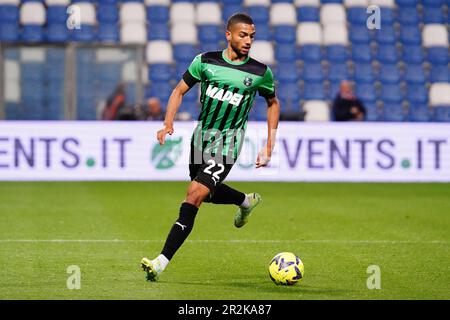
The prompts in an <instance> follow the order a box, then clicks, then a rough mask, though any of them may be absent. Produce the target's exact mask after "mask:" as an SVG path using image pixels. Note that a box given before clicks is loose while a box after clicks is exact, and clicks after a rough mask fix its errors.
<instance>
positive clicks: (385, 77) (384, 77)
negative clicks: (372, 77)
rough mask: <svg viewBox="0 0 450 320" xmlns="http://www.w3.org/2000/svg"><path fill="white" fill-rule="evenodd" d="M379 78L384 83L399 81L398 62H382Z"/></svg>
mask: <svg viewBox="0 0 450 320" xmlns="http://www.w3.org/2000/svg"><path fill="white" fill-rule="evenodd" d="M377 78H378V80H379V81H380V82H381V83H382V84H385V83H386V84H390V83H399V82H400V72H399V70H398V68H397V65H396V64H382V65H381V66H380V70H379V72H378V77H377Z"/></svg>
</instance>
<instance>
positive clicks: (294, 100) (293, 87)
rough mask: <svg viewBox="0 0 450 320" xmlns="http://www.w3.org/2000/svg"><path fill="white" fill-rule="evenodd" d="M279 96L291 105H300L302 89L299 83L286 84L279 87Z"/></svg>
mask: <svg viewBox="0 0 450 320" xmlns="http://www.w3.org/2000/svg"><path fill="white" fill-rule="evenodd" d="M277 96H278V97H279V98H281V99H282V100H284V101H285V103H286V102H287V103H288V104H289V105H291V106H292V105H298V103H299V101H300V88H299V86H298V84H297V83H295V82H291V83H285V84H283V86H280V87H279V90H278V93H277Z"/></svg>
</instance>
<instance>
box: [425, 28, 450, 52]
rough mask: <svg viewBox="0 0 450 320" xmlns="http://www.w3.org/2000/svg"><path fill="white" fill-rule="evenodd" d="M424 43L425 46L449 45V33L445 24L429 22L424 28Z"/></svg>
mask: <svg viewBox="0 0 450 320" xmlns="http://www.w3.org/2000/svg"><path fill="white" fill-rule="evenodd" d="M422 43H423V45H424V46H425V47H427V48H430V47H448V33H447V29H446V28H445V26H444V25H441V24H427V25H425V26H424V27H423V30H422Z"/></svg>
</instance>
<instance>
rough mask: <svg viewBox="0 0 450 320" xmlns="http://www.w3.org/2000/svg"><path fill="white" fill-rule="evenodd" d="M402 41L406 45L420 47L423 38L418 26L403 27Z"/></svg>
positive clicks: (401, 32) (401, 31) (401, 30)
mask: <svg viewBox="0 0 450 320" xmlns="http://www.w3.org/2000/svg"><path fill="white" fill-rule="evenodd" d="M400 41H401V42H402V44H404V45H420V44H421V43H422V37H421V33H420V29H419V27H418V26H402V27H401V29H400Z"/></svg>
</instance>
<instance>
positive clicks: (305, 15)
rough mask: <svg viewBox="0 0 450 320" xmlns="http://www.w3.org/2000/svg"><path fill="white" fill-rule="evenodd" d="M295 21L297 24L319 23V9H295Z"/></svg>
mask: <svg viewBox="0 0 450 320" xmlns="http://www.w3.org/2000/svg"><path fill="white" fill-rule="evenodd" d="M296 11H297V21H298V22H319V21H320V9H319V8H318V7H310V6H302V7H297V8H296Z"/></svg>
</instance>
